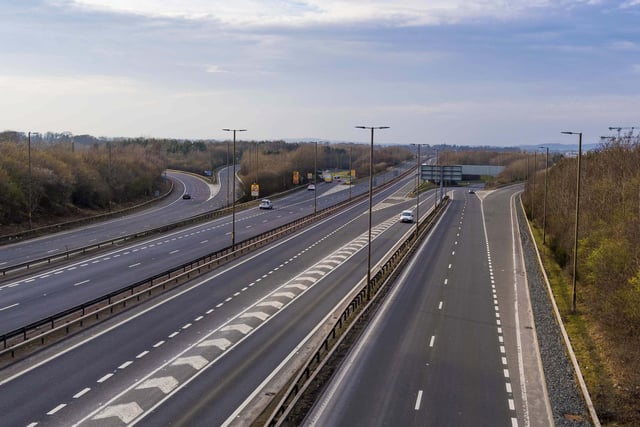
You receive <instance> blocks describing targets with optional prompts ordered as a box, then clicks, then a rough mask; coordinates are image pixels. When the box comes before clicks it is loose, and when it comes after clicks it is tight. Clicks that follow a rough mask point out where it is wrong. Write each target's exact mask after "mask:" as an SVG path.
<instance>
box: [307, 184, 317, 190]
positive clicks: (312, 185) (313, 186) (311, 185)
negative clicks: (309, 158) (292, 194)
mask: <svg viewBox="0 0 640 427" xmlns="http://www.w3.org/2000/svg"><path fill="white" fill-rule="evenodd" d="M307 191H316V186H315V185H314V184H309V185H307Z"/></svg>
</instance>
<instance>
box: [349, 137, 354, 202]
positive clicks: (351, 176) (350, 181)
mask: <svg viewBox="0 0 640 427" xmlns="http://www.w3.org/2000/svg"><path fill="white" fill-rule="evenodd" d="M352 154H353V145H350V146H349V200H351V186H352V185H353V175H352V174H351V171H352V170H353V169H351V156H352Z"/></svg>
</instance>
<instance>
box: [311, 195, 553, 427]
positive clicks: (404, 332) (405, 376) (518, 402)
mask: <svg viewBox="0 0 640 427" xmlns="http://www.w3.org/2000/svg"><path fill="white" fill-rule="evenodd" d="M518 191H519V188H517V187H515V188H510V189H508V190H499V191H494V192H485V191H479V192H478V194H477V195H475V194H465V193H463V192H462V191H454V192H452V193H453V197H452V198H453V200H452V203H451V204H450V206H449V208H448V212H447V214H446V216H445V217H443V218H442V219H441V221H440V223H439V224H438V226H437V227H436V228H435V230H434V231H433V233H432V234H431V235H430V236H429V238H428V239H427V240H425V241H424V242H423V243H422V245H421V246H420V248H419V250H418V252H417V253H416V254H415V256H414V257H413V259H412V262H411V263H410V265H409V266H408V267H407V268H406V269H405V270H404V272H403V274H402V276H401V277H400V279H399V280H398V281H397V283H396V285H395V287H394V288H393V290H392V292H391V294H390V295H389V297H388V298H387V300H386V302H385V304H384V306H383V307H382V308H381V309H380V310H379V312H378V313H377V315H376V317H375V319H374V320H373V321H372V323H371V324H370V326H369V328H368V329H367V331H366V332H365V333H364V334H363V336H362V337H361V338H360V340H359V341H358V343H357V344H356V345H355V346H354V347H353V348H352V350H351V352H350V354H349V355H348V356H347V359H346V360H345V362H344V363H343V365H342V368H341V369H340V370H339V371H338V372H337V373H335V374H334V376H333V379H332V381H331V383H330V384H328V385H327V386H326V388H325V390H324V392H323V394H322V396H321V397H320V398H319V399H318V400H317V401H316V404H315V406H314V408H313V409H312V411H311V413H310V414H308V416H307V418H306V420H305V425H307V426H327V425H332V426H347V425H349V426H383V425H406V426H419V425H434V426H443V425H455V426H471V425H473V426H530V425H535V426H546V425H553V420H552V416H551V409H550V407H549V404H548V397H547V395H546V389H545V385H544V381H543V376H542V368H541V365H540V362H539V352H538V348H537V342H536V339H535V332H534V329H533V327H532V322H533V321H532V319H531V314H530V311H531V307H530V303H529V301H528V294H527V291H526V282H525V281H524V279H523V277H524V275H523V274H522V269H523V263H522V262H521V252H520V246H519V241H520V240H519V238H518V237H517V236H516V235H517V233H518V231H517V224H514V222H513V220H514V219H515V216H514V215H513V208H514V207H515V204H514V194H516V192H518ZM518 292H519V294H518Z"/></svg>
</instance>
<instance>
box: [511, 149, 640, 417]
mask: <svg viewBox="0 0 640 427" xmlns="http://www.w3.org/2000/svg"><path fill="white" fill-rule="evenodd" d="M581 163H582V165H581V184H580V187H581V191H580V206H579V231H578V236H579V240H578V256H577V272H578V274H577V281H578V289H579V290H578V293H577V296H578V304H577V305H578V310H581V311H582V312H586V313H588V314H589V315H590V316H589V317H590V320H591V321H594V322H595V323H596V330H597V331H598V334H602V335H603V341H604V342H606V343H607V348H606V351H607V353H608V357H609V358H611V360H614V361H615V363H616V365H617V366H616V367H617V368H619V369H621V370H623V371H624V374H622V375H619V377H618V378H616V381H617V382H618V384H619V389H618V392H620V395H619V396H617V397H620V400H621V401H624V400H626V401H627V402H631V406H636V410H637V402H639V401H640V358H638V357H637V356H638V349H639V348H640V167H639V165H640V144H638V143H630V142H629V140H628V139H626V140H625V139H621V138H614V139H611V140H610V141H609V142H607V143H604V144H602V145H601V146H600V148H599V149H596V150H594V151H590V152H587V153H586V154H583V156H582V162H581ZM536 169H537V173H536V174H535V187H534V181H533V176H532V177H531V178H530V180H529V181H528V183H527V186H526V191H525V193H524V194H523V196H522V200H523V202H524V204H525V206H526V209H527V212H528V215H529V216H530V217H532V219H533V221H534V223H535V224H536V226H537V227H540V228H542V226H543V208H544V204H545V197H544V193H545V192H544V178H545V176H544V174H545V168H544V164H540V163H538V164H537V165H536ZM547 172H548V176H547V196H546V210H547V214H546V227H545V228H546V236H547V237H546V240H547V246H548V248H549V249H550V250H551V251H552V253H553V254H554V256H555V259H556V260H557V262H558V263H559V264H560V265H561V266H563V267H565V268H566V269H567V270H572V267H573V244H574V227H575V212H576V205H575V203H576V188H577V182H576V181H577V180H576V178H577V158H576V157H565V158H563V159H561V160H560V161H559V162H558V163H556V164H555V165H554V166H553V167H551V168H550V169H548V170H547ZM569 273H570V272H569ZM607 399H608V400H609V402H610V403H611V404H612V405H613V406H616V405H617V404H618V403H616V402H612V401H614V400H616V399H615V398H613V397H612V396H609V397H607ZM633 402H635V405H634V404H633ZM609 409H611V408H609ZM635 416H636V417H638V414H637V413H636V414H635ZM635 419H636V421H637V419H638V418H635Z"/></svg>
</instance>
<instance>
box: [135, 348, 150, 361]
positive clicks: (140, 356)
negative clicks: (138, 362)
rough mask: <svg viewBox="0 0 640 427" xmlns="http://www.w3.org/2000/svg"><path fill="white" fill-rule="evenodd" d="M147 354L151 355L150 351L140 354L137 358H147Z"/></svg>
mask: <svg viewBox="0 0 640 427" xmlns="http://www.w3.org/2000/svg"><path fill="white" fill-rule="evenodd" d="M147 354H149V351H148V350H145V351H143V352H142V353H140V354H139V355H137V356H136V359H142V358H143V357H145V356H146V355H147Z"/></svg>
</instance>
